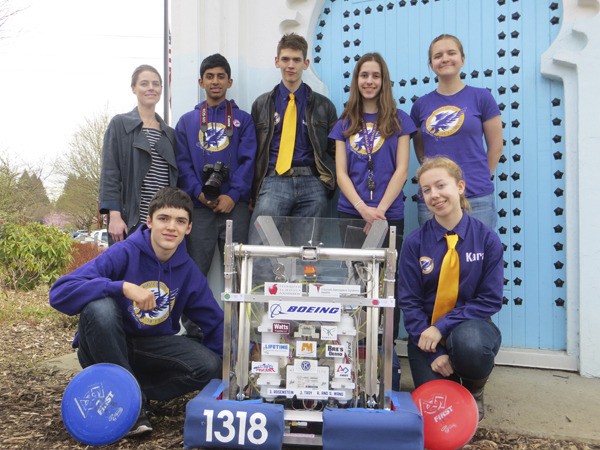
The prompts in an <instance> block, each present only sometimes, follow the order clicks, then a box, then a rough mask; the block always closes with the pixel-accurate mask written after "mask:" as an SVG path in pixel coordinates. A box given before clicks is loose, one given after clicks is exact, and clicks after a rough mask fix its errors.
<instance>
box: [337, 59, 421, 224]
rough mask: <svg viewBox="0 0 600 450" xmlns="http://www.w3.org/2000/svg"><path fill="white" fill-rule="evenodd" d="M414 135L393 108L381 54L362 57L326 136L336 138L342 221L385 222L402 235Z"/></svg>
mask: <svg viewBox="0 0 600 450" xmlns="http://www.w3.org/2000/svg"><path fill="white" fill-rule="evenodd" d="M415 131H416V129H415V126H414V124H413V122H412V120H411V119H410V117H409V116H408V114H406V113H405V112H403V111H400V110H398V109H397V108H396V103H395V101H394V97H393V95H392V85H391V81H390V75H389V71H388V68H387V65H386V63H385V61H384V60H383V58H382V57H381V55H380V54H378V53H367V54H365V55H363V56H362V57H361V58H360V59H359V60H358V62H357V63H356V67H355V68H354V73H353V75H352V84H351V87H350V98H349V99H348V103H347V104H346V107H345V109H344V112H343V113H342V116H341V117H340V120H339V121H338V123H337V124H336V125H335V127H334V128H333V130H332V131H331V133H330V134H329V137H330V138H333V139H335V140H336V152H335V163H336V170H337V182H338V185H339V187H340V190H341V193H340V198H339V201H338V213H339V215H340V217H346V218H359V219H360V218H362V219H363V220H365V221H366V222H367V223H368V224H371V223H373V221H374V220H387V221H388V223H390V224H391V225H393V224H396V225H400V226H397V228H398V232H399V235H400V236H401V235H402V233H403V226H404V195H403V193H402V187H403V186H404V183H405V181H406V177H407V174H408V159H409V153H410V150H409V145H410V143H409V140H410V134H411V133H414V132H415ZM393 222H396V223H393Z"/></svg>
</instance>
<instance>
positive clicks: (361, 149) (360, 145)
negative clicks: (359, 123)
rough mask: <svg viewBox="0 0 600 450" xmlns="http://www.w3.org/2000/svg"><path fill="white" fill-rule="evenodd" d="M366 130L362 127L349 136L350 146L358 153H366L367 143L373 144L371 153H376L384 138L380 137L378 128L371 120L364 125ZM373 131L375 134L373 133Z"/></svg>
mask: <svg viewBox="0 0 600 450" xmlns="http://www.w3.org/2000/svg"><path fill="white" fill-rule="evenodd" d="M366 130H367V132H366V133H365V130H364V129H362V130H360V131H359V132H358V133H356V134H353V135H352V136H350V139H349V141H350V148H351V149H352V150H353V151H354V153H357V154H359V155H366V154H367V147H368V146H369V145H371V144H372V145H373V153H377V151H378V150H379V149H380V148H381V146H382V145H383V143H384V142H385V139H384V138H383V137H381V134H380V133H379V130H378V129H377V128H376V127H375V124H374V123H373V122H368V123H367V125H366ZM373 133H375V135H373Z"/></svg>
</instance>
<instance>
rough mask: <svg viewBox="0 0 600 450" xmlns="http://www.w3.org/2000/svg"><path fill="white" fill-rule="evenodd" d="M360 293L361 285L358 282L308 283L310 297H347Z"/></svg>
mask: <svg viewBox="0 0 600 450" xmlns="http://www.w3.org/2000/svg"><path fill="white" fill-rule="evenodd" d="M349 295H360V286H359V285H356V284H318V283H313V284H309V285H308V296H309V297H347V296H349Z"/></svg>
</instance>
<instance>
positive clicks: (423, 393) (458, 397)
mask: <svg viewBox="0 0 600 450" xmlns="http://www.w3.org/2000/svg"><path fill="white" fill-rule="evenodd" d="M412 398H413V401H414V402H415V404H416V405H417V408H419V411H421V415H422V416H423V434H424V436H425V448H427V449H429V450H456V449H457V448H460V447H462V446H463V445H465V444H466V443H467V442H469V441H470V440H471V438H472V437H473V435H474V434H475V431H476V430H477V423H478V422H479V413H478V411H477V404H476V403H475V399H474V398H473V396H472V395H471V393H470V392H469V391H468V390H467V389H465V388H464V387H463V386H461V385H460V384H458V383H455V382H454V381H449V380H433V381H429V382H427V383H424V384H422V385H421V386H419V387H418V388H417V389H415V390H414V391H413V393H412Z"/></svg>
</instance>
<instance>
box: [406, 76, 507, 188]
mask: <svg viewBox="0 0 600 450" xmlns="http://www.w3.org/2000/svg"><path fill="white" fill-rule="evenodd" d="M499 115H500V109H499V108H498V104H497V103H496V101H495V100H494V97H492V94H490V92H489V91H488V90H487V89H485V88H476V87H472V86H465V87H464V88H463V89H462V90H460V91H459V92H457V93H456V94H454V95H442V94H439V93H438V92H437V91H432V92H430V93H429V94H426V95H423V96H422V97H419V98H418V99H417V101H416V102H415V103H414V105H413V107H412V110H411V112H410V117H411V118H412V120H413V122H414V123H415V124H416V125H417V127H419V128H420V130H421V137H422V138H423V145H424V148H425V157H428V158H431V157H434V156H446V157H448V158H450V159H452V160H453V161H455V162H456V163H457V164H458V165H459V166H460V168H461V169H462V171H463V176H464V179H465V183H466V196H467V197H481V196H484V195H488V194H491V193H492V192H494V184H493V183H492V181H491V179H490V169H489V167H488V163H487V153H486V150H485V148H484V145H483V122H485V121H487V120H489V119H491V118H493V117H496V116H499Z"/></svg>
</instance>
